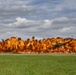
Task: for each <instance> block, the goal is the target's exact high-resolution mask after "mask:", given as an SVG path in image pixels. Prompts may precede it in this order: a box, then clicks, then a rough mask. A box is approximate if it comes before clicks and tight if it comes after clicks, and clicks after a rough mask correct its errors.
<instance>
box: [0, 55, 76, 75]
mask: <svg viewBox="0 0 76 75" xmlns="http://www.w3.org/2000/svg"><path fill="white" fill-rule="evenodd" d="M0 75H76V55H50V54H48V55H46V54H44V55H30V54H29V55H28V54H27V55H20V54H19V55H0Z"/></svg>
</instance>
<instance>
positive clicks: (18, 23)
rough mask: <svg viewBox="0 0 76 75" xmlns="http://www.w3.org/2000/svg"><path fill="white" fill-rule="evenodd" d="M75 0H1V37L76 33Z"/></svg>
mask: <svg viewBox="0 0 76 75" xmlns="http://www.w3.org/2000/svg"><path fill="white" fill-rule="evenodd" d="M75 29H76V0H0V40H1V39H5V38H9V37H11V36H16V37H21V38H23V39H27V38H31V37H32V36H36V38H38V39H40V38H49V37H58V36H59V37H72V36H73V37H76V35H75Z"/></svg>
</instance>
